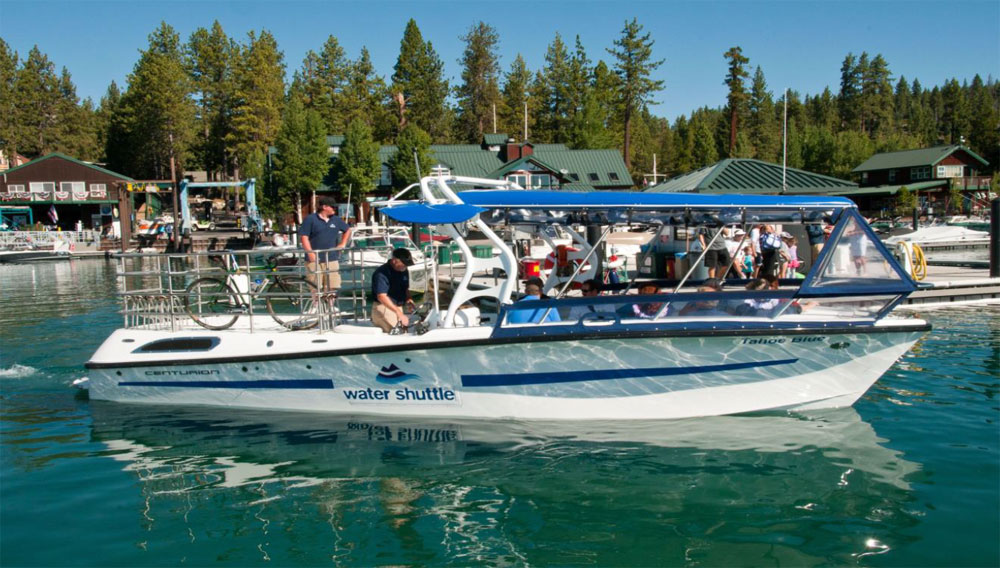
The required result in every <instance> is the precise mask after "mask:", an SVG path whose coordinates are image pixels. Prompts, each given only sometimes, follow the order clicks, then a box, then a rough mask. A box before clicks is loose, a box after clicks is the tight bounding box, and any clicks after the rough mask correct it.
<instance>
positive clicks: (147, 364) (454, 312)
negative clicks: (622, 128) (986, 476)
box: [87, 177, 930, 420]
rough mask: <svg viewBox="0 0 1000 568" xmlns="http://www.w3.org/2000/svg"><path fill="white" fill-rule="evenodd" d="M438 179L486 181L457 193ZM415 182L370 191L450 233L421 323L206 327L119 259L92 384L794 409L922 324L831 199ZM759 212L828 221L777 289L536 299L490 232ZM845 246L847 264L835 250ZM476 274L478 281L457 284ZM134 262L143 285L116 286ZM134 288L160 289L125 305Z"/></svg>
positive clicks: (196, 399) (840, 204) (423, 404)
mask: <svg viewBox="0 0 1000 568" xmlns="http://www.w3.org/2000/svg"><path fill="white" fill-rule="evenodd" d="M451 184H460V185H462V186H464V187H470V186H471V187H480V188H494V189H492V190H486V191H481V190H480V191H475V190H473V191H460V192H456V191H454V189H453V187H452V185H451ZM421 197H422V199H421V201H419V202H416V201H410V202H402V201H397V202H392V203H388V204H387V207H385V208H383V209H382V212H383V213H384V214H385V215H387V216H389V217H390V218H392V219H394V220H396V221H397V222H399V223H404V224H426V225H435V226H437V228H438V229H439V230H442V231H444V232H445V233H447V234H448V235H449V236H451V238H452V239H453V240H454V241H455V242H456V243H457V244H458V246H459V247H460V248H461V250H462V253H463V256H464V257H465V259H466V264H467V267H466V272H465V274H464V275H463V276H462V278H461V280H460V281H459V282H458V284H457V286H456V288H455V290H454V296H453V298H452V299H451V301H450V303H448V304H447V305H445V303H444V302H443V301H442V299H441V298H440V297H435V298H434V300H433V301H432V302H431V305H430V307H429V311H428V313H427V314H426V316H425V317H424V318H423V321H422V322H421V323H420V324H419V325H415V326H411V328H410V329H409V330H407V331H406V332H405V333H401V334H386V333H383V332H382V331H381V330H380V329H378V328H375V327H373V326H372V325H371V324H369V323H367V321H365V318H366V314H364V313H358V314H357V316H358V317H357V318H356V319H354V320H348V321H347V322H345V321H343V320H338V321H334V318H332V317H324V316H323V314H322V313H320V314H319V316H318V319H319V320H320V324H319V325H315V326H313V328H312V329H311V330H309V331H295V330H296V329H299V328H298V327H296V326H291V325H282V324H281V323H280V322H278V323H275V322H274V321H271V319H270V318H268V317H267V316H266V315H260V314H257V315H254V314H252V313H251V314H248V315H247V317H245V318H244V320H241V321H244V322H245V323H242V324H240V325H232V326H231V327H229V328H228V329H225V330H219V331H217V330H210V329H204V328H203V326H198V325H195V323H194V322H193V321H192V317H191V314H190V313H189V312H187V311H185V310H184V309H181V308H179V307H177V306H182V305H183V302H178V301H176V300H173V299H171V298H170V295H171V290H175V289H184V287H183V286H181V285H179V284H173V283H172V281H171V278H172V279H174V280H176V279H178V278H185V277H187V275H185V274H183V273H179V272H177V271H174V272H173V273H171V275H169V276H170V277H166V278H165V277H163V275H161V276H160V281H161V282H162V281H164V280H166V281H168V282H169V283H170V288H169V289H165V288H164V286H162V285H161V286H160V287H159V288H158V289H150V287H149V284H148V283H149V282H150V278H149V275H148V274H147V275H145V276H144V277H139V276H133V274H135V272H134V268H133V267H132V266H131V265H130V264H129V258H130V257H127V256H123V257H122V263H123V266H122V269H121V273H122V275H123V278H122V279H121V280H122V281H124V282H125V284H123V285H124V286H125V287H126V288H127V289H125V290H123V293H124V295H125V298H126V300H128V299H129V298H131V299H132V300H131V301H126V314H125V315H126V318H125V323H126V325H125V326H124V327H122V328H121V329H118V330H116V331H115V332H113V333H112V335H111V336H110V337H109V338H108V339H107V340H106V341H105V342H104V344H103V345H102V346H101V347H100V348H99V349H98V350H97V351H96V352H95V353H94V355H93V357H92V358H91V359H90V361H88V362H87V368H88V369H89V374H90V376H89V381H88V383H89V389H90V396H91V397H92V398H94V399H99V400H113V401H121V402H142V403H170V404H183V405H214V406H232V407H253V408H266V409H288V410H305V411H321V412H334V413H346V414H353V413H364V414H386V415H400V416H439V417H441V416H443V417H469V418H519V419H556V420H597V419H609V420H617V419H672V418H688V417H697V416H709V415H727V414H738V413H745V412H754V411H763V410H776V409H781V410H785V409H787V410H811V409H818V408H832V407H844V406H850V405H852V404H853V403H854V402H855V401H856V400H857V399H858V398H860V397H861V396H862V395H863V394H864V393H865V392H866V391H867V390H868V389H869V388H870V387H871V385H872V384H874V383H875V381H877V380H878V378H879V377H880V376H881V375H882V374H883V373H884V372H885V371H886V370H887V369H888V368H889V367H890V366H891V365H892V364H893V363H894V362H895V361H896V360H897V359H898V358H899V357H900V356H902V355H903V354H904V353H905V352H906V351H907V350H908V349H909V348H910V347H911V346H912V345H913V344H914V343H915V342H916V341H917V340H918V339H919V338H920V337H921V336H922V335H923V334H924V333H926V332H927V331H928V330H929V329H930V326H929V325H928V324H927V323H926V322H925V321H923V320H920V319H912V318H901V317H898V316H896V315H893V314H891V312H892V309H893V307H895V306H896V305H897V304H898V303H900V302H901V301H903V300H904V299H905V298H906V296H907V295H908V294H909V293H910V292H912V291H913V290H914V289H915V283H914V282H913V280H912V279H911V278H910V277H909V276H908V274H907V273H906V272H905V271H904V270H903V269H902V268H901V267H900V266H899V265H898V263H897V262H896V261H895V260H894V259H893V258H892V255H891V254H890V253H889V251H888V250H887V249H886V248H885V246H884V245H883V244H882V243H881V242H880V241H879V240H878V238H877V237H876V236H875V234H874V233H873V232H872V230H871V228H870V227H868V225H867V224H866V223H865V221H864V219H863V218H862V217H861V216H860V215H859V214H858V212H857V209H856V207H855V205H854V204H853V203H852V202H851V201H850V200H847V199H843V198H831V197H805V196H774V197H771V196H741V195H690V194H647V193H624V192H593V193H570V192H547V191H525V190H517V189H513V190H512V189H510V186H508V185H506V182H503V181H497V180H481V179H473V178H460V177H430V178H425V179H424V180H422V181H421ZM761 222H768V223H784V224H794V223H820V222H832V223H834V224H835V225H834V229H833V231H832V233H831V235H830V238H829V240H828V242H827V246H826V247H824V249H823V252H822V254H821V256H820V257H819V258H818V259H817V262H816V263H815V265H814V266H813V268H812V269H811V271H810V273H809V274H808V275H807V276H806V278H805V279H804V280H797V281H788V282H786V283H785V284H786V286H785V287H783V288H782V289H779V290H772V291H747V290H744V289H743V288H742V286H733V287H736V288H739V289H738V290H734V291H728V290H727V291H721V292H707V291H704V292H698V291H697V288H695V287H693V286H687V287H686V286H685V284H689V283H688V282H687V278H688V275H686V276H685V277H684V278H682V279H681V280H680V281H677V282H657V283H656V284H657V285H658V286H659V287H660V288H664V287H667V288H665V290H666V291H664V292H661V293H658V294H654V295H647V296H637V295H635V294H632V293H630V292H631V290H632V289H633V288H634V285H633V286H632V287H628V286H627V285H623V287H622V289H619V290H612V291H611V292H610V293H609V294H606V295H603V296H597V297H587V298H565V297H563V292H565V291H566V288H568V285H564V286H563V287H561V288H559V289H556V290H554V291H553V293H552V294H551V295H552V296H553V297H552V298H551V299H547V300H534V301H521V302H517V303H511V299H512V297H513V294H514V292H515V290H516V288H517V284H518V282H517V276H516V275H517V264H516V263H517V261H516V258H515V256H514V254H513V251H512V250H511V248H510V247H509V246H507V245H506V244H505V243H504V242H503V240H502V239H500V238H499V237H498V236H497V234H496V232H495V231H494V230H493V229H492V227H495V226H503V225H506V224H531V223H536V224H544V225H560V226H563V227H566V226H571V225H580V224H582V225H587V224H597V225H600V226H602V227H605V228H604V229H603V231H604V232H603V235H602V238H606V236H607V235H608V234H609V233H610V230H609V229H608V228H607V227H610V226H612V225H632V224H646V225H660V226H664V227H668V228H669V227H691V226H706V227H712V228H718V227H723V226H727V225H733V224H742V225H746V224H749V223H761ZM471 229H474V230H475V231H477V233H479V234H482V235H485V236H486V237H487V238H488V239H489V240H490V242H491V243H492V245H493V246H494V247H495V248H496V249H497V250H499V251H500V254H499V255H498V256H491V257H490V258H480V257H476V256H474V255H473V254H471V250H470V247H469V244H468V243H467V242H466V240H465V237H464V235H466V234H468V231H469V230H471ZM715 238H721V230H719V231H715ZM597 244H600V243H595V245H597ZM841 253H843V254H841ZM844 254H846V255H847V258H848V259H849V260H850V262H847V263H844V262H838V261H835V260H834V259H839V258H842V257H843V256H844ZM586 260H587V259H586V258H584V259H583V261H584V262H583V263H581V264H580V265H578V270H579V269H580V267H582V266H583V265H584V264H585V263H586ZM167 264H169V263H167ZM694 264H696V263H692V265H694ZM483 272H488V273H492V274H493V275H494V276H495V277H496V279H497V280H496V281H497V283H496V285H494V286H489V287H485V288H479V289H473V288H472V287H470V286H469V284H470V282H471V281H472V279H473V277H474V276H475V274H477V273H483ZM132 277H135V278H143V279H142V280H141V281H142V282H143V283H145V284H144V286H145V287H142V286H138V285H136V286H131V287H129V286H130V285H129V284H128V279H129V278H132ZM569 278H570V279H572V275H571V276H569ZM154 280H155V279H154ZM793 283H794V284H793ZM232 296H233V294H232V293H230V294H229V297H230V298H231V297H232ZM146 297H153V298H158V299H161V300H160V301H159V302H158V303H156V302H146V301H137V299H140V300H141V299H145V298H146ZM310 305H311V303H310ZM130 306H131V308H130ZM313 309H315V308H313ZM226 317H229V316H226ZM302 317H307V316H306V315H305V314H303V316H302ZM311 317H317V316H315V315H313V316H311ZM203 319H204V318H203ZM274 319H275V320H278V319H279V318H277V317H275V318H274Z"/></svg>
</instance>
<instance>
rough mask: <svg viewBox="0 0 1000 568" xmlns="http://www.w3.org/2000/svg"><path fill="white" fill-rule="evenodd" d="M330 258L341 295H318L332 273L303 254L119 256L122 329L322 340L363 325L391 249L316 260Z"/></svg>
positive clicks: (428, 265)
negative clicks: (374, 281) (298, 335)
mask: <svg viewBox="0 0 1000 568" xmlns="http://www.w3.org/2000/svg"><path fill="white" fill-rule="evenodd" d="M332 251H336V252H339V253H340V261H339V265H340V266H339V271H338V272H339V275H340V279H341V287H340V288H339V289H338V290H330V289H323V286H322V284H323V282H325V281H327V279H328V278H329V276H330V275H331V274H332V272H333V271H332V270H329V269H328V268H327V265H325V264H324V263H320V264H319V265H318V266H317V268H316V269H311V268H310V267H309V266H308V265H307V262H306V254H307V253H306V252H305V251H304V250H302V249H287V248H277V247H271V248H262V249H252V250H241V251H230V250H225V251H211V252H203V253H184V254H165V253H152V252H150V253H123V254H117V255H115V259H116V261H117V263H118V268H117V276H118V288H119V290H118V292H119V295H120V296H121V298H122V315H123V320H124V326H125V327H126V328H141V329H157V330H169V331H179V330H183V329H191V330H197V329H212V330H220V331H221V330H224V329H234V330H239V331H244V332H247V331H248V332H251V333H252V332H254V331H257V330H264V329H267V330H279V331H280V330H288V331H304V330H312V331H318V332H324V331H330V330H333V329H334V328H335V327H336V326H337V325H339V324H341V323H349V322H354V323H356V322H358V321H362V320H367V319H368V317H369V314H368V311H369V303H370V299H369V296H370V290H371V277H372V273H373V272H374V271H375V269H377V268H378V267H379V266H380V265H381V264H383V262H384V260H381V259H382V258H384V257H387V256H388V254H389V253H390V251H391V249H388V250H385V251H382V250H380V249H377V248H372V247H362V248H349V249H342V250H340V249H326V250H316V251H314V252H316V253H317V255H318V256H319V257H320V258H322V257H323V256H324V254H326V253H329V252H332ZM373 253H378V254H377V255H375V256H373ZM434 269H435V265H434V263H433V259H431V258H429V257H425V258H424V261H423V262H421V263H418V264H417V265H415V266H413V267H411V269H410V270H411V275H412V274H413V273H414V272H415V271H423V274H424V277H423V281H424V282H426V281H427V280H428V279H429V277H430V275H431V274H432V272H433V270H434ZM411 278H412V276H411ZM411 281H412V280H411ZM317 284H318V285H319V286H318V287H317ZM418 288H419V289H420V290H422V287H419V286H418ZM279 305H280V309H279Z"/></svg>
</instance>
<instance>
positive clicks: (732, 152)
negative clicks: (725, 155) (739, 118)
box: [729, 108, 736, 158]
mask: <svg viewBox="0 0 1000 568" xmlns="http://www.w3.org/2000/svg"><path fill="white" fill-rule="evenodd" d="M735 156H736V109H735V108H734V109H732V111H731V112H730V116H729V157H730V158H733V157H735Z"/></svg>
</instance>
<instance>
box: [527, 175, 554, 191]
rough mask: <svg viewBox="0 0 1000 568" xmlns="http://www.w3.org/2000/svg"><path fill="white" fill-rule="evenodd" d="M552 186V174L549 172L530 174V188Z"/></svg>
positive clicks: (547, 187)
mask: <svg viewBox="0 0 1000 568" xmlns="http://www.w3.org/2000/svg"><path fill="white" fill-rule="evenodd" d="M551 187H552V176H550V175H549V174H535V175H533V176H531V189H550V188H551Z"/></svg>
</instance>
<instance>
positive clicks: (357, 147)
mask: <svg viewBox="0 0 1000 568" xmlns="http://www.w3.org/2000/svg"><path fill="white" fill-rule="evenodd" d="M334 169H335V171H336V179H337V182H338V184H339V185H340V192H341V194H343V195H344V196H345V197H346V196H347V194H348V188H350V194H351V200H352V201H353V202H354V203H363V202H364V200H365V194H367V193H369V192H371V191H372V190H374V189H375V184H376V182H378V179H379V177H380V174H381V173H382V163H381V162H380V161H379V157H378V144H376V143H375V140H374V139H373V138H372V131H371V129H370V128H368V126H367V125H366V124H365V123H364V122H362V121H360V120H355V121H353V122H351V124H350V125H349V126H348V127H347V133H346V134H345V135H344V145H343V146H341V147H340V154H339V155H338V156H337V162H336V166H335V168H334Z"/></svg>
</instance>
